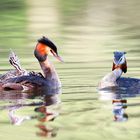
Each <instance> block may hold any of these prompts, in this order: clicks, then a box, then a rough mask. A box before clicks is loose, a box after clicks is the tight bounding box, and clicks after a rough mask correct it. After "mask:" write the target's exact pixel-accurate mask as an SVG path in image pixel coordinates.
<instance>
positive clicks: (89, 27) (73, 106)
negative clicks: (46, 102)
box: [0, 0, 140, 140]
mask: <svg viewBox="0 0 140 140" xmlns="http://www.w3.org/2000/svg"><path fill="white" fill-rule="evenodd" d="M0 7H1V8H0V18H1V22H0V42H1V43H0V58H1V61H0V64H1V67H0V72H1V74H2V73H5V72H7V71H8V70H9V69H12V67H11V66H10V64H9V62H8V54H9V50H10V48H11V49H12V50H14V51H15V52H16V53H17V55H18V56H19V57H20V60H21V64H22V67H23V68H24V69H27V70H29V71H31V70H34V71H38V72H39V71H40V67H39V65H38V62H37V60H36V59H35V58H34V56H33V49H34V47H35V45H36V40H37V39H38V38H40V37H41V36H42V35H45V36H47V37H49V38H51V39H52V40H53V41H54V42H55V43H56V44H57V46H58V52H59V54H60V56H62V57H63V59H64V61H65V63H59V62H57V60H55V59H54V58H52V57H50V60H51V61H52V62H53V63H54V65H55V67H56V69H57V71H58V74H59V77H60V79H61V81H62V85H63V87H62V94H61V95H60V100H61V104H59V105H57V106H52V107H50V108H51V109H52V110H53V111H55V112H58V113H59V116H57V117H56V119H55V120H54V121H52V122H45V123H43V125H44V126H45V127H46V128H45V129H47V128H48V129H49V130H50V131H51V132H50V133H49V134H48V135H46V136H45V137H48V138H50V137H51V136H52V135H53V137H54V139H57V140H59V139H60V140H63V139H67V140H69V139H73V140H74V139H75V140H85V139H87V140H88V139H89V140H90V139H99V140H100V139H103V138H104V139H108V140H109V139H112V138H113V139H114V140H118V139H123V140H124V139H127V140H129V139H130V140H132V139H139V137H140V133H139V129H140V126H139V122H140V119H139V117H140V111H139V106H140V102H139V100H140V97H139V94H135V96H133V95H132V96H127V93H125V95H124V94H123V93H122V92H120V93H119V100H120V102H121V100H127V108H125V113H126V114H127V115H128V119H127V120H126V121H123V122H116V121H114V114H113V109H114V104H113V103H112V102H113V101H112V96H113V98H115V97H114V96H115V94H114V93H113V94H112V92H111V93H107V94H106V93H105V94H100V93H98V90H97V85H98V82H99V81H100V79H101V78H102V77H103V76H104V75H105V74H107V73H108V72H110V71H111V67H112V59H113V51H115V50H121V51H126V52H127V54H126V58H127V62H128V72H127V73H126V74H123V76H125V77H134V78H140V73H139V71H140V63H139V61H140V57H139V52H140V47H139V45H140V40H139V37H140V26H139V19H140V15H139V12H140V11H139V9H140V2H139V1H138V0H133V1H121V0H119V1H114V0H108V1H103V0H98V1H97V0H86V1H84V0H77V2H75V0H71V1H65V0H47V1H46V0H42V1H41V2H38V1H37V0H29V1H17V0H6V1H5V0H1V1H0ZM34 94H36V93H34ZM132 94H133V93H132ZM117 95H118V94H117ZM0 98H1V100H0V103H1V111H0V113H1V116H0V124H1V126H0V130H1V133H0V138H1V139H6V140H8V139H11V138H12V139H21V140H22V139H27V140H28V139H35V140H36V139H37V140H38V139H42V137H44V136H42V137H39V135H37V134H38V133H37V132H38V131H39V129H38V127H36V126H37V125H38V120H37V119H32V120H27V121H25V122H23V123H22V124H21V125H19V126H15V125H12V124H11V123H10V120H9V117H8V109H9V108H8V109H7V107H11V106H14V105H16V106H20V105H22V107H19V109H17V112H16V114H18V115H19V116H30V115H32V116H34V115H35V114H36V112H35V111H34V109H35V108H36V106H37V105H38V104H37V103H40V102H42V97H40V96H36V97H32V96H30V98H29V97H28V94H27V93H26V92H25V93H22V94H20V93H18V92H6V93H3V92H2V93H1V96H0ZM117 98H118V96H117ZM33 102H35V103H36V104H33ZM44 126H43V127H44ZM40 127H41V126H40ZM39 132H40V131H39ZM51 134H52V135H51Z"/></svg>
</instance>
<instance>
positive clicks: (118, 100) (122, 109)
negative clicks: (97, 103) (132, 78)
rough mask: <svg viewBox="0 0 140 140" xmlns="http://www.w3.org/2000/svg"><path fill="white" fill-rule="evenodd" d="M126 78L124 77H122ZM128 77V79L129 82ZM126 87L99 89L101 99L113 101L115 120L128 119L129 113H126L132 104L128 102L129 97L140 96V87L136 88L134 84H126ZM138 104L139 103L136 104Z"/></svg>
mask: <svg viewBox="0 0 140 140" xmlns="http://www.w3.org/2000/svg"><path fill="white" fill-rule="evenodd" d="M122 80H124V79H122ZM128 80H129V79H128V78H126V81H127V82H128ZM124 84H125V86H124V87H118V88H112V89H110V88H109V89H107V88H106V89H104V90H99V94H100V97H99V98H100V100H103V101H112V112H113V117H114V119H113V120H114V121H117V122H123V121H127V120H128V116H129V114H127V113H126V109H127V107H129V106H131V104H128V101H127V100H129V98H132V97H136V96H140V93H139V88H134V87H133V85H130V84H126V83H125V82H124ZM136 105H138V104H136Z"/></svg>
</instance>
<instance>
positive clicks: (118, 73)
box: [113, 68, 123, 80]
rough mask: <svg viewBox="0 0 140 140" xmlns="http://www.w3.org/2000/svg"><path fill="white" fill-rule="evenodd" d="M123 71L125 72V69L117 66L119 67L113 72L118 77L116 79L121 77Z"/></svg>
mask: <svg viewBox="0 0 140 140" xmlns="http://www.w3.org/2000/svg"><path fill="white" fill-rule="evenodd" d="M122 72H123V71H122V69H121V68H117V69H115V70H113V73H114V75H115V77H116V80H117V79H118V78H120V77H121V75H122Z"/></svg>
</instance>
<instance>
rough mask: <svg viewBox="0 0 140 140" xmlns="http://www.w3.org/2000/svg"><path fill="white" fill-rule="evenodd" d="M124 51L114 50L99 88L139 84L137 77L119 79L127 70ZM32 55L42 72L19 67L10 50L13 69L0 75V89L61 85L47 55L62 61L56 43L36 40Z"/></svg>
mask: <svg viewBox="0 0 140 140" xmlns="http://www.w3.org/2000/svg"><path fill="white" fill-rule="evenodd" d="M125 54H126V53H125V52H119V51H116V52H114V59H113V67H112V72H111V73H109V74H107V75H106V76H105V77H104V78H103V79H102V80H101V81H100V83H99V86H98V88H99V89H105V88H108V87H109V88H112V87H118V86H122V85H123V84H128V81H130V83H129V84H130V85H132V83H133V84H134V85H136V83H137V85H138V86H140V82H139V79H133V78H125V79H121V78H120V77H121V75H122V73H123V72H124V73H126V72H127V62H126V57H125ZM34 55H35V57H36V58H37V60H38V62H39V64H40V66H41V69H42V71H43V73H44V74H41V73H36V72H28V71H26V70H24V69H22V68H21V66H20V63H19V60H18V57H17V56H16V55H15V53H14V52H12V51H11V53H10V55H9V62H10V64H11V65H12V66H14V68H15V70H11V71H9V72H7V73H6V74H3V75H1V76H0V90H27V91H28V90H36V89H41V88H44V87H45V88H48V89H58V88H60V87H61V82H60V79H59V77H58V74H57V72H56V70H55V68H54V66H53V64H52V63H51V62H50V61H49V59H48V55H52V56H54V57H55V58H57V59H58V60H59V61H61V62H63V60H62V59H61V57H60V56H59V55H58V52H57V47H56V45H55V44H54V43H53V42H52V41H51V40H49V39H48V38H46V37H42V38H40V39H39V40H38V43H37V45H36V47H35V50H34Z"/></svg>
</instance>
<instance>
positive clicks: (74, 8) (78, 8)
mask: <svg viewBox="0 0 140 140" xmlns="http://www.w3.org/2000/svg"><path fill="white" fill-rule="evenodd" d="M59 4H60V5H59V6H60V9H61V14H62V15H63V16H62V17H61V18H63V22H65V23H72V22H73V21H75V20H76V19H79V18H81V17H82V16H83V15H84V14H85V11H86V8H87V4H88V0H76V1H75V0H60V3H59ZM77 16H78V17H77Z"/></svg>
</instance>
